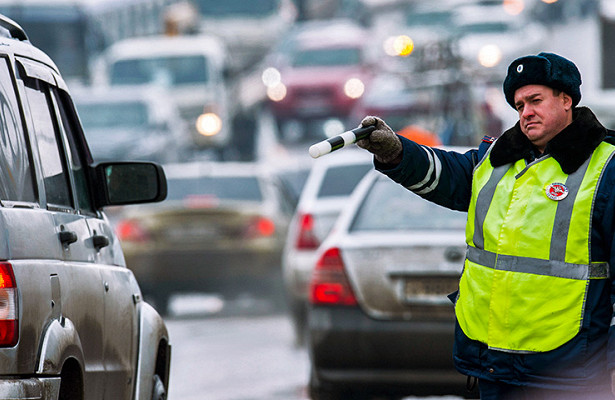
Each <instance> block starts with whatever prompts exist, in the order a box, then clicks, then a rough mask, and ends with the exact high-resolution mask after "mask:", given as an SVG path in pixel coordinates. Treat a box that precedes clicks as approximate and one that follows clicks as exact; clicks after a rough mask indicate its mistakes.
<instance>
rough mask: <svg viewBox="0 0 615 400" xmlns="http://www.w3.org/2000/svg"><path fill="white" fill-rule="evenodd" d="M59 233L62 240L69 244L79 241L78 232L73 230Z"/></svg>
mask: <svg viewBox="0 0 615 400" xmlns="http://www.w3.org/2000/svg"><path fill="white" fill-rule="evenodd" d="M58 235H59V237H60V242H62V244H64V245H67V246H68V245H69V244H71V243H75V242H76V241H77V234H76V233H75V232H73V231H60V232H59V233H58Z"/></svg>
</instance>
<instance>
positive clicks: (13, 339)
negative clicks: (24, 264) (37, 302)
mask: <svg viewBox="0 0 615 400" xmlns="http://www.w3.org/2000/svg"><path fill="white" fill-rule="evenodd" d="M18 339H19V318H18V316H17V285H16V284H15V275H14V274H13V266H12V265H11V264H10V263H8V262H0V346H1V347H12V346H15V345H16V344H17V340H18Z"/></svg>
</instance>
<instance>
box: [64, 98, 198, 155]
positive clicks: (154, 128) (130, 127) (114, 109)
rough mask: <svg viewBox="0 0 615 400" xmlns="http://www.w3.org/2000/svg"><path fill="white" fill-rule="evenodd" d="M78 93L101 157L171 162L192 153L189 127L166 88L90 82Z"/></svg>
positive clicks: (89, 134)
mask: <svg viewBox="0 0 615 400" xmlns="http://www.w3.org/2000/svg"><path fill="white" fill-rule="evenodd" d="M72 95H73V100H74V102H75V105H76V107H77V112H78V113H79V119H80V120H81V124H82V125H83V128H84V131H85V134H86V137H87V139H88V143H89V145H90V150H91V151H92V155H93V157H94V160H95V161H97V162H100V161H108V160H117V159H124V160H147V161H154V162H158V163H170V162H178V161H180V160H181V159H182V158H184V157H185V156H186V153H187V151H188V146H189V144H190V136H189V133H188V129H187V126H186V124H185V122H184V120H182V118H181V117H180V114H179V110H178V109H177V107H176V105H175V103H174V102H173V101H171V99H170V98H169V96H168V93H167V92H166V91H164V90H157V89H156V88H145V87H143V86H136V87H91V86H87V87H78V88H73V90H72Z"/></svg>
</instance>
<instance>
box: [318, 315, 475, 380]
mask: <svg viewBox="0 0 615 400" xmlns="http://www.w3.org/2000/svg"><path fill="white" fill-rule="evenodd" d="M308 314H309V344H308V348H309V353H310V358H311V361H312V367H313V370H314V373H315V374H316V375H317V377H318V379H319V380H322V381H328V382H335V383H338V384H344V383H347V384H368V385H382V384H387V385H388V384H394V385H408V386H413V387H414V386H416V385H427V386H429V385H434V386H439V387H444V386H448V385H450V386H455V387H458V388H462V389H463V388H465V381H466V377H465V376H463V375H461V374H460V373H458V372H457V371H456V370H455V368H454V365H453V357H452V354H453V340H454V320H452V319H451V320H446V321H433V322H431V321H411V320H410V321H385V320H376V319H373V318H370V317H368V316H367V315H366V314H364V313H363V312H362V311H361V310H360V309H359V308H348V307H314V306H311V307H310V310H309V313H308Z"/></svg>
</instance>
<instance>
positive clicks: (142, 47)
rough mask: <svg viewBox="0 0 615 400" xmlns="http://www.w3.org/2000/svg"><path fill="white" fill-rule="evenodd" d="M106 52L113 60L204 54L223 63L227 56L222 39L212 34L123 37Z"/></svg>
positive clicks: (110, 59)
mask: <svg viewBox="0 0 615 400" xmlns="http://www.w3.org/2000/svg"><path fill="white" fill-rule="evenodd" d="M106 54H107V58H108V60H109V61H111V62H113V61H115V60H121V59H127V58H130V59H134V58H150V57H159V56H178V55H187V54H202V55H204V56H206V57H209V58H211V59H212V60H214V61H215V62H218V63H220V64H222V63H223V62H224V60H225V58H226V50H225V47H224V45H223V43H222V41H221V40H220V39H218V38H217V37H215V36H212V35H197V36H187V35H183V36H165V35H153V36H146V37H139V38H130V39H123V40H120V41H118V42H116V43H115V44H113V45H111V46H110V47H109V49H108V50H107V53H106Z"/></svg>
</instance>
